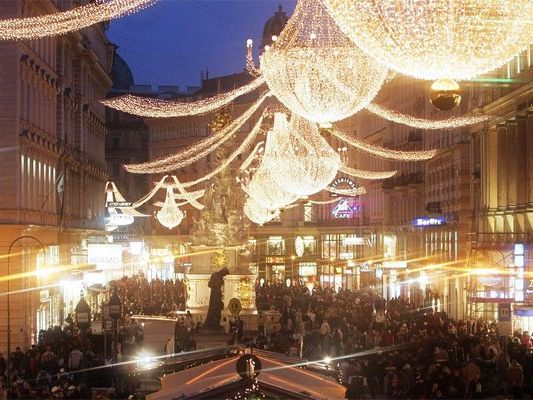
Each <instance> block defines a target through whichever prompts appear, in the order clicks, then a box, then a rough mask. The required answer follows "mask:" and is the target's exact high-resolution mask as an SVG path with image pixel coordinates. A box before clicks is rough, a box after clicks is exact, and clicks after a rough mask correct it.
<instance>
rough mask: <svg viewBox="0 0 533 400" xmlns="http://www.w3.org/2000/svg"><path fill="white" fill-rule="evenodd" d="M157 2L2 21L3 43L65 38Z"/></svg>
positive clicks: (94, 5)
mask: <svg viewBox="0 0 533 400" xmlns="http://www.w3.org/2000/svg"><path fill="white" fill-rule="evenodd" d="M156 1H157V0H107V1H102V0H100V1H94V2H90V3H89V4H86V5H83V6H79V7H76V8H73V9H72V10H68V11H62V12H56V13H53V14H47V15H41V16H36V17H22V18H10V19H4V20H0V40H28V39H39V38H43V37H47V36H56V35H62V34H65V33H68V32H71V31H78V30H80V29H83V28H87V27H88V26H91V25H94V24H97V23H100V22H103V21H109V20H111V19H114V18H120V17H123V16H125V15H128V14H132V13H135V12H137V11H139V10H141V9H143V8H146V7H149V6H151V5H153V4H154V3H155V2H156Z"/></svg>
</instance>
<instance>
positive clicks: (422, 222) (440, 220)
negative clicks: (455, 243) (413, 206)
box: [413, 215, 446, 227]
mask: <svg viewBox="0 0 533 400" xmlns="http://www.w3.org/2000/svg"><path fill="white" fill-rule="evenodd" d="M443 225H446V217H444V216H442V215H441V216H438V217H418V218H415V219H414V220H413V226H417V227H431V226H443Z"/></svg>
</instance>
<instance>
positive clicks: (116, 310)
mask: <svg viewBox="0 0 533 400" xmlns="http://www.w3.org/2000/svg"><path fill="white" fill-rule="evenodd" d="M108 304H109V317H111V320H112V321H113V362H114V363H116V362H117V361H118V360H117V354H118V351H117V348H118V343H117V342H118V340H117V339H118V338H117V336H118V335H117V325H118V320H119V318H120V317H121V316H122V301H121V300H120V297H118V294H117V291H116V290H115V291H114V292H113V294H112V295H111V297H110V298H109V303H108Z"/></svg>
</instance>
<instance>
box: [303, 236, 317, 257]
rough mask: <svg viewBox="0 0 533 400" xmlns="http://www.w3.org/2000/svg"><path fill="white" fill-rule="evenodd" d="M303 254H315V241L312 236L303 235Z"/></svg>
mask: <svg viewBox="0 0 533 400" xmlns="http://www.w3.org/2000/svg"><path fill="white" fill-rule="evenodd" d="M303 241H304V255H306V256H311V255H315V254H316V241H315V237H314V236H304V237H303Z"/></svg>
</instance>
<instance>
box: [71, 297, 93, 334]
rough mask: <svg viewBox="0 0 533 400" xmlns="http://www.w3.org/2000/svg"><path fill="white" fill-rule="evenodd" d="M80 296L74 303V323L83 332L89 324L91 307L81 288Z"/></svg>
mask: <svg viewBox="0 0 533 400" xmlns="http://www.w3.org/2000/svg"><path fill="white" fill-rule="evenodd" d="M80 296H81V298H80V301H79V302H78V304H77V305H76V308H75V310H74V311H75V313H76V324H77V325H78V327H79V328H80V329H81V331H82V332H83V331H84V330H85V329H87V328H88V327H89V326H90V324H91V307H90V306H89V304H87V302H86V301H85V297H84V296H83V290H82V291H81V293H80Z"/></svg>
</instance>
